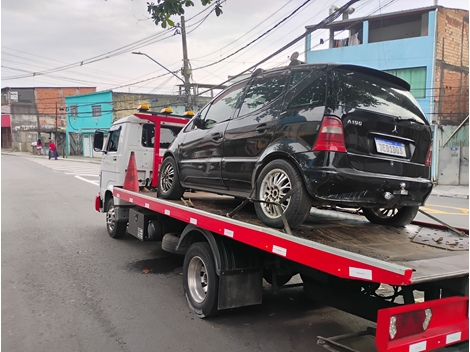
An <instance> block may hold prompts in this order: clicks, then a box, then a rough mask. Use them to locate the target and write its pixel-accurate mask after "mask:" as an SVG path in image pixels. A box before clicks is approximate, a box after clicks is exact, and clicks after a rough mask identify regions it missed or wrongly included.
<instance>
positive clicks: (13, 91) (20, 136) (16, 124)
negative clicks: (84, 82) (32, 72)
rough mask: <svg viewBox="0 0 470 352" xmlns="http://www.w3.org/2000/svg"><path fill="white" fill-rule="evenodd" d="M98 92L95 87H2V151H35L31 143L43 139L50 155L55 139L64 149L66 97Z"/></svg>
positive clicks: (44, 150) (60, 147)
mask: <svg viewBox="0 0 470 352" xmlns="http://www.w3.org/2000/svg"><path fill="white" fill-rule="evenodd" d="M94 91H96V88H95V87H31V88H27V87H18V88H14V87H5V88H2V148H12V149H15V150H18V151H32V148H33V147H32V145H31V144H32V143H33V142H35V141H37V139H38V138H40V139H41V140H42V142H43V145H45V146H46V148H44V149H43V152H44V153H47V150H48V148H47V145H48V141H49V138H53V139H56V140H57V141H56V144H57V145H58V147H59V150H61V149H63V146H64V139H63V138H62V137H63V136H64V135H65V126H66V120H65V116H66V111H65V98H66V97H67V96H71V95H77V94H86V93H91V92H94Z"/></svg>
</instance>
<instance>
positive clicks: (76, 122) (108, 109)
mask: <svg viewBox="0 0 470 352" xmlns="http://www.w3.org/2000/svg"><path fill="white" fill-rule="evenodd" d="M112 99H113V98H112V92H111V91H103V92H96V93H90V94H84V95H74V96H70V97H66V98H65V105H66V109H67V128H66V146H67V147H66V152H67V154H69V152H70V151H69V133H71V132H73V133H82V134H85V133H90V134H92V133H94V132H95V130H97V129H105V130H107V129H109V127H110V126H111V124H112V123H113V105H112ZM74 105H75V106H77V116H72V115H71V109H70V107H71V106H74ZM92 106H101V116H92ZM82 144H83V141H82Z"/></svg>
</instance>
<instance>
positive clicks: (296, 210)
mask: <svg viewBox="0 0 470 352" xmlns="http://www.w3.org/2000/svg"><path fill="white" fill-rule="evenodd" d="M258 180H259V181H258V182H257V184H256V196H257V197H256V198H257V199H258V200H261V201H262V202H256V203H255V210H256V214H257V215H258V218H259V219H260V220H261V221H262V222H263V223H264V224H265V225H267V226H270V227H276V228H282V227H284V223H283V222H282V218H281V214H282V212H283V213H284V215H285V217H286V219H287V222H288V224H289V226H290V227H291V228H292V229H296V228H298V227H299V226H300V225H301V224H302V223H303V222H304V221H305V219H306V218H307V216H308V214H309V212H310V208H311V206H312V203H311V199H310V196H309V195H308V193H307V191H306V189H305V186H304V184H303V181H302V178H301V176H300V174H299V172H298V171H297V169H296V168H295V167H294V166H293V165H292V164H290V163H289V162H288V161H286V160H274V161H271V162H270V163H269V164H267V165H266V166H265V168H264V169H263V170H262V171H261V173H260V175H259V177H258ZM294 186H297V187H298V188H297V189H296V190H295V191H294V192H293V193H292V194H291V195H290V196H289V197H287V198H286V199H284V200H282V199H283V198H284V197H285V195H286V194H287V193H288V192H289V191H290V190H291V189H292V188H293V187H294ZM281 200H282V202H281ZM266 202H269V203H266ZM273 203H274V204H273ZM275 203H278V204H279V205H280V207H279V205H277V204H275Z"/></svg>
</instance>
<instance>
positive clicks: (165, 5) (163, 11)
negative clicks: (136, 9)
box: [147, 0, 222, 28]
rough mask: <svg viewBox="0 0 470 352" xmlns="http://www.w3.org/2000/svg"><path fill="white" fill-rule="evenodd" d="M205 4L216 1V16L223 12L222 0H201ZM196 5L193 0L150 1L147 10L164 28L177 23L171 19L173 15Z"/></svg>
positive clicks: (180, 13)
mask: <svg viewBox="0 0 470 352" xmlns="http://www.w3.org/2000/svg"><path fill="white" fill-rule="evenodd" d="M200 1H201V4H202V5H203V6H206V5H209V4H211V3H212V2H214V4H215V5H214V12H215V14H216V16H220V15H221V14H222V5H221V0H200ZM190 6H194V3H193V2H192V1H191V0H158V1H157V3H156V4H155V3H153V2H148V3H147V11H148V13H149V14H150V15H151V16H152V20H153V22H155V24H156V25H157V26H158V25H159V24H160V25H161V26H162V28H166V27H167V26H170V27H173V26H174V25H175V23H174V22H173V21H172V20H171V19H170V17H171V16H173V15H178V16H182V15H184V8H185V7H190Z"/></svg>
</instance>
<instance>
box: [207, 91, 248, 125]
mask: <svg viewBox="0 0 470 352" xmlns="http://www.w3.org/2000/svg"><path fill="white" fill-rule="evenodd" d="M245 85H246V82H241V83H239V84H236V85H235V86H234V87H232V88H230V89H228V90H227V91H226V92H224V93H222V94H221V95H219V96H218V97H217V98H216V99H215V100H214V101H213V102H212V104H211V105H210V107H209V111H208V112H207V114H206V116H202V115H201V119H202V128H204V129H205V128H211V127H212V126H213V125H215V124H216V123H219V122H222V121H226V120H228V119H230V118H231V117H232V112H233V109H234V108H235V107H236V104H237V101H238V100H239V99H240V97H241V95H242V93H243V88H245Z"/></svg>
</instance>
